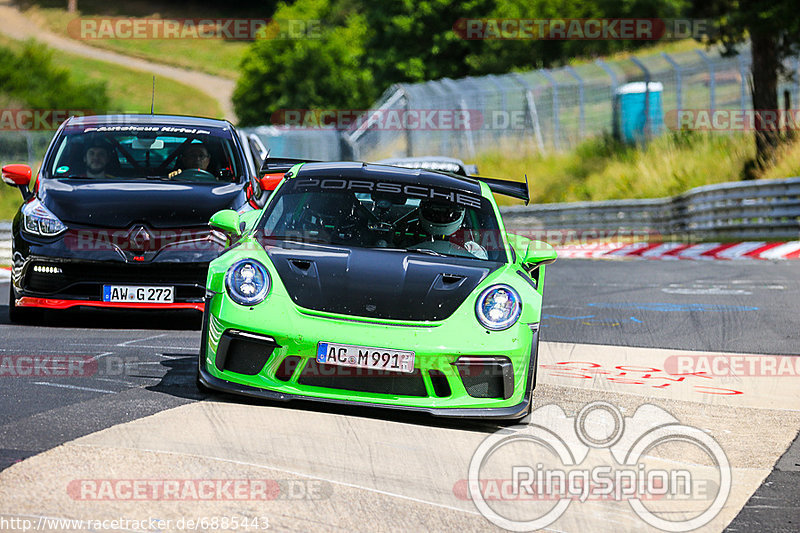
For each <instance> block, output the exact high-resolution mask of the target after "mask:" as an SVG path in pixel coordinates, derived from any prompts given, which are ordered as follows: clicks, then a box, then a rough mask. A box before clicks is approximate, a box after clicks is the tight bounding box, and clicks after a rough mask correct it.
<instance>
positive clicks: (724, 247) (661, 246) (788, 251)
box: [555, 241, 800, 261]
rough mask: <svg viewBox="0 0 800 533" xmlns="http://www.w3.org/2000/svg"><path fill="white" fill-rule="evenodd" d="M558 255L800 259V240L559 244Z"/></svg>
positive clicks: (577, 256) (704, 259)
mask: <svg viewBox="0 0 800 533" xmlns="http://www.w3.org/2000/svg"><path fill="white" fill-rule="evenodd" d="M555 248H556V251H557V252H558V256H559V257H561V258H567V259H569V258H573V259H659V260H669V259H688V260H697V261H711V260H732V259H762V260H766V259H800V241H790V242H754V241H748V242H727V243H720V242H704V243H700V244H686V243H678V242H658V243H648V242H635V243H628V244H624V243H592V244H576V245H564V246H556V247H555Z"/></svg>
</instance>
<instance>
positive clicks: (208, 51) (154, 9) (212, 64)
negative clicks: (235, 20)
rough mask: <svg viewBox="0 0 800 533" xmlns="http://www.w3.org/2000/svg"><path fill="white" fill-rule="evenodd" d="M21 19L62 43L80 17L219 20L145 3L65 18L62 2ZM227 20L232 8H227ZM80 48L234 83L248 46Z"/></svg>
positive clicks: (105, 42)
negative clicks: (109, 52) (204, 18)
mask: <svg viewBox="0 0 800 533" xmlns="http://www.w3.org/2000/svg"><path fill="white" fill-rule="evenodd" d="M23 8H24V13H25V14H26V15H27V16H28V17H29V18H31V19H32V20H33V21H34V22H35V23H37V24H38V25H39V26H41V27H44V28H47V29H49V30H50V31H52V32H53V33H56V34H58V35H62V36H65V37H73V36H72V35H70V32H69V30H68V25H69V23H70V21H72V20H74V19H76V18H78V17H92V18H93V17H126V18H162V19H163V18H171V17H172V18H202V17H215V16H216V17H218V16H222V15H221V14H220V13H216V12H209V9H208V7H207V6H202V7H197V6H195V7H192V6H186V5H184V4H181V5H176V6H174V7H173V6H170V5H169V4H164V3H161V4H158V3H149V2H133V3H130V2H107V1H100V0H89V1H87V0H81V1H80V2H78V9H79V10H80V12H79V13H77V14H71V13H67V11H66V9H65V8H66V2H65V1H58V2H39V3H37V4H36V5H33V4H31V5H28V6H23ZM226 8H227V10H226V13H227V14H226V15H224V16H227V17H230V16H232V15H231V14H230V12H231V9H234V10H235V9H236V8H235V4H228V5H227V6H226ZM270 15H271V14H269V13H249V14H242V15H241V16H242V17H243V18H262V17H263V18H266V17H269V16H270ZM82 42H84V43H86V44H88V45H91V46H96V47H98V48H104V49H107V50H113V51H115V52H119V53H121V54H125V55H128V56H132V57H138V58H141V59H146V60H149V61H154V62H156V63H164V64H167V65H173V66H177V67H183V68H187V69H191V70H196V71H201V72H206V73H208V74H214V75H216V76H221V77H224V78H229V79H233V80H235V79H236V78H237V77H238V76H239V71H238V67H239V63H240V62H241V59H242V57H243V56H244V54H245V53H246V52H247V49H248V47H249V45H250V43H249V42H246V41H225V40H223V39H85V40H83V41H82Z"/></svg>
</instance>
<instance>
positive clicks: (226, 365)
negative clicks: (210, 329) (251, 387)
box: [215, 330, 278, 376]
mask: <svg viewBox="0 0 800 533" xmlns="http://www.w3.org/2000/svg"><path fill="white" fill-rule="evenodd" d="M277 347H278V344H277V343H276V342H275V340H274V339H273V338H272V337H267V336H266V335H256V334H253V333H247V332H244V331H236V330H227V331H225V333H223V334H222V337H221V338H220V340H219V345H218V346H217V358H216V360H215V363H216V365H217V369H219V370H223V371H224V370H227V371H230V372H236V373H237V374H245V375H248V376H255V375H256V374H258V373H259V372H261V370H262V369H263V368H264V365H266V364H267V361H268V360H269V358H270V356H272V352H273V351H274V350H275V348H277Z"/></svg>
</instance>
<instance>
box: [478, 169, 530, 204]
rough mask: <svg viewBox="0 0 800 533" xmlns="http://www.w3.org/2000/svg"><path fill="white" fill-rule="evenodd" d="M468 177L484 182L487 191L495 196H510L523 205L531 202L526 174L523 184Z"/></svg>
mask: <svg viewBox="0 0 800 533" xmlns="http://www.w3.org/2000/svg"><path fill="white" fill-rule="evenodd" d="M469 177H470V178H472V179H474V180H478V181H482V182H484V183H485V184H486V185H488V186H489V189H490V190H491V191H492V192H496V193H497V194H502V195H504V196H510V197H512V198H519V199H520V200H522V201H524V202H525V205H528V202H530V200H531V197H530V193H529V192H528V175H527V174H526V175H525V183H522V182H521V181H511V180H501V179H497V178H484V177H482V176H469Z"/></svg>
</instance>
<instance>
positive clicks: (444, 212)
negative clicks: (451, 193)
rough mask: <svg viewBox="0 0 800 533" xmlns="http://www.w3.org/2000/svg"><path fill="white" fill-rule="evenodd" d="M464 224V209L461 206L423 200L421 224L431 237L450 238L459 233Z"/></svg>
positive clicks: (420, 213)
mask: <svg viewBox="0 0 800 533" xmlns="http://www.w3.org/2000/svg"><path fill="white" fill-rule="evenodd" d="M462 222H464V208H463V207H461V206H460V205H456V204H452V203H444V202H434V201H432V200H423V201H422V202H421V203H420V204H419V223H420V226H421V227H422V229H423V230H425V231H426V232H428V233H429V234H430V235H443V236H449V235H452V234H453V233H455V232H456V231H458V229H459V228H460V227H461V223H462Z"/></svg>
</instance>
